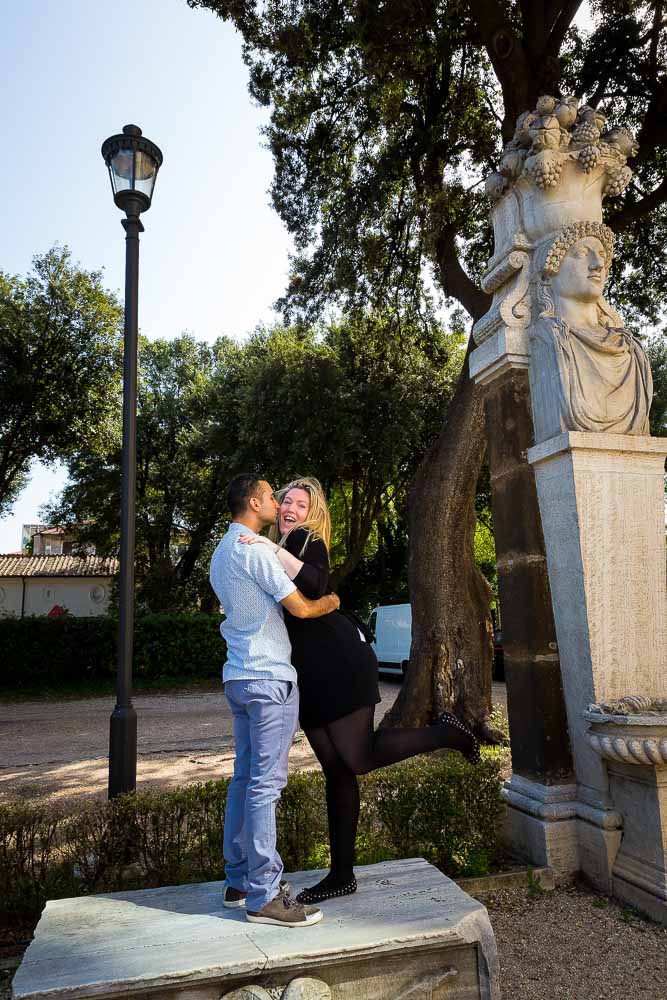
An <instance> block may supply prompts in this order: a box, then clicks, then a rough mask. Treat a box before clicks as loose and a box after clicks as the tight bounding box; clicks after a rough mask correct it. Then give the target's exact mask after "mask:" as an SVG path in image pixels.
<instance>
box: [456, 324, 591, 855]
mask: <svg viewBox="0 0 667 1000" xmlns="http://www.w3.org/2000/svg"><path fill="white" fill-rule="evenodd" d="M498 317H499V319H498V321H500V319H501V317H500V313H498ZM476 330H477V328H476ZM527 350H528V345H527V340H526V338H525V334H523V333H521V331H517V330H510V329H509V328H507V327H506V326H505V325H503V326H502V327H501V329H500V330H499V331H498V332H496V333H495V334H493V335H492V336H491V337H490V338H489V339H488V340H486V341H483V342H482V343H481V344H480V346H479V347H478V348H477V349H476V350H475V351H474V352H473V354H472V356H471V361H470V370H471V375H472V376H473V377H474V378H476V379H477V381H479V382H481V383H482V384H484V385H485V386H486V397H485V414H486V431H487V440H488V456H489V467H490V472H491V489H492V506H493V525H494V537H495V543H496V565H497V569H498V590H499V596H500V609H501V614H502V631H503V650H504V659H505V679H506V682H507V706H508V716H509V726H510V737H511V748H512V772H513V773H512V777H511V779H510V780H509V781H508V782H507V783H506V785H505V788H504V789H503V798H504V800H505V803H506V806H507V811H506V816H505V824H504V838H503V839H504V842H505V845H506V847H507V849H508V851H509V852H510V853H511V854H513V855H514V856H515V857H517V858H520V859H521V860H524V861H526V862H527V863H529V864H531V865H533V866H535V867H549V868H552V869H554V870H555V871H556V872H559V873H571V872H573V871H576V870H577V868H578V852H577V839H576V831H575V803H574V801H573V800H574V799H576V786H575V784H574V773H573V765H572V756H571V753H570V746H569V740H568V731H567V719H566V715H565V702H564V699H563V688H562V683H561V675H560V661H559V656H558V647H557V642H556V629H555V625H554V619H553V611H552V607H551V593H550V590H549V578H548V573H547V560H546V552H545V547H544V537H543V534H542V524H541V520H540V511H539V507H538V502H537V493H536V489H535V476H534V474H533V470H532V469H531V467H530V465H529V464H528V461H527V459H526V452H527V450H528V448H529V447H530V445H531V443H532V441H533V421H532V414H531V407H530V392H529V385H528V367H527V366H528V354H527Z"/></svg>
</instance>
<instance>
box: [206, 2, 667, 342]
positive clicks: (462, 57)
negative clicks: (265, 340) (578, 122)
mask: <svg viewBox="0 0 667 1000" xmlns="http://www.w3.org/2000/svg"><path fill="white" fill-rule="evenodd" d="M188 3H189V5H190V6H191V7H193V8H207V9H210V10H212V11H214V12H215V13H216V14H217V15H218V16H219V17H221V18H222V19H224V20H226V21H231V22H232V23H233V24H234V26H235V27H236V28H237V29H238V30H239V31H240V32H241V34H242V36H243V39H244V43H245V45H244V56H245V60H246V63H247V65H248V68H249V72H250V84H249V89H250V94H251V96H252V97H253V98H254V99H255V100H256V101H257V102H258V103H259V104H260V105H262V106H263V107H266V108H268V109H270V123H269V125H268V126H267V127H266V129H265V134H266V139H267V141H268V144H269V146H270V148H271V151H272V153H273V158H274V168H275V175H274V182H273V188H272V195H273V202H274V206H275V208H276V211H277V212H278V213H279V215H280V216H281V218H282V219H283V221H284V222H285V224H286V225H287V227H288V229H289V230H290V232H291V233H292V235H293V236H294V240H295V244H296V247H297V253H296V256H295V258H294V259H293V261H292V276H291V281H290V286H289V289H288V292H287V294H286V296H285V298H284V300H283V305H284V307H285V308H286V309H287V310H291V311H292V312H299V313H302V314H304V315H308V316H313V315H321V314H322V313H323V311H325V310H326V309H327V308H328V307H329V306H331V305H332V304H333V305H335V306H340V305H341V304H348V305H349V304H352V305H354V306H358V305H360V304H366V303H368V302H374V303H379V302H382V303H387V302H390V303H392V304H393V305H395V304H396V303H400V305H401V308H402V309H405V308H406V307H408V306H409V307H410V308H412V309H414V310H415V312H416V313H417V314H418V315H421V316H424V315H425V314H427V313H428V310H429V308H431V307H432V306H433V298H434V296H433V281H432V279H435V282H436V284H437V288H438V291H439V292H441V293H442V294H444V296H445V297H447V298H450V297H455V298H456V299H458V301H459V302H460V303H461V304H462V305H463V306H464V308H466V309H467V310H468V312H470V313H471V314H473V315H475V316H479V315H480V313H481V312H482V311H484V309H485V308H486V307H487V305H488V299H487V298H486V297H485V296H484V295H483V294H482V293H481V291H480V290H479V287H478V285H479V280H480V277H481V273H482V270H483V268H484V266H485V265H486V262H487V261H488V259H489V257H490V256H491V239H490V228H489V225H488V203H487V201H486V199H485V197H484V196H483V194H482V191H481V183H480V182H481V180H482V178H483V177H484V175H485V174H486V173H487V172H488V171H489V170H490V169H491V168H492V167H497V164H498V160H499V153H500V150H501V146H502V140H501V128H502V133H503V135H504V138H505V140H507V139H510V138H511V135H512V131H513V128H514V121H515V119H516V117H517V115H518V114H519V113H520V112H522V111H527V110H530V109H532V108H533V107H534V106H535V104H534V102H535V100H536V98H537V97H538V96H539V95H540V94H544V93H576V94H577V95H580V96H581V95H585V97H586V100H587V102H588V103H590V104H592V105H593V106H595V107H598V106H599V107H601V109H602V110H604V111H605V112H606V113H607V114H608V116H609V120H610V123H611V124H627V125H629V126H630V127H632V128H634V129H635V131H636V132H637V133H638V135H639V140H640V143H641V149H640V153H639V156H638V158H637V159H636V161H635V162H634V164H633V168H634V170H635V179H634V181H633V183H632V184H631V185H630V186H629V188H628V189H627V191H626V192H625V194H624V195H623V197H622V198H621V199H609V200H608V202H607V203H605V204H606V212H607V217H608V220H609V223H610V225H611V226H612V228H614V230H615V231H616V232H617V233H618V234H619V236H620V242H621V244H622V248H621V250H620V253H619V258H618V261H617V265H616V267H615V269H614V274H613V280H612V297H613V299H614V301H615V303H616V304H618V305H619V306H621V307H622V308H623V310H624V311H625V312H626V314H627V315H628V319H630V320H633V321H634V322H635V325H636V326H639V325H640V324H641V322H644V323H645V322H647V321H648V322H649V323H656V322H658V320H659V318H660V315H661V309H662V302H663V296H662V289H663V288H664V286H665V281H666V280H667V249H666V248H667V238H666V227H667V207H666V204H665V203H666V202H667V185H666V184H665V182H664V176H665V165H666V157H667V128H666V127H665V115H664V91H665V60H666V56H667V41H666V39H667V21H666V20H665V18H664V9H663V4H662V3H661V2H658V0H653V2H646V3H638V2H636V0H620V2H619V3H616V4H609V3H604V2H602V0H592V3H591V4H590V6H591V8H592V12H593V17H594V23H593V27H592V30H581V29H578V28H576V27H572V24H573V20H574V17H575V14H576V11H577V7H578V4H577V3H574V4H573V3H568V2H565V0H556V2H554V0H532V2H531V3H525V2H519V0H509V2H507V3H481V2H469V3H461V2H460V0H431V2H425V3H413V2H405V0H388V2H387V3H383V4H382V5H378V4H368V3H358V2H356V0H336V2H332V0H294V2H292V3H290V4H285V3H274V4H263V3H258V2H257V3H243V4H239V3H237V2H236V0H188ZM461 263H464V264H465V265H466V266H467V274H466V273H463V271H462V270H461V267H460V265H461Z"/></svg>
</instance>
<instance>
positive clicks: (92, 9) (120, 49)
mask: <svg viewBox="0 0 667 1000" xmlns="http://www.w3.org/2000/svg"><path fill="white" fill-rule="evenodd" d="M2 21H3V24H2V33H1V35H0V78H1V79H2V84H3V92H4V93H5V95H6V97H5V100H4V101H3V116H4V122H3V125H4V135H5V137H6V139H5V141H6V145H5V155H4V156H3V157H2V160H1V161H0V184H1V185H2V191H3V195H4V206H3V209H4V211H3V225H2V227H0V268H1V269H2V270H4V271H6V272H9V273H12V274H26V273H27V272H28V271H29V269H30V262H31V259H32V257H33V255H34V254H36V253H42V252H44V251H46V250H48V249H49V248H50V247H51V246H52V245H53V244H54V243H60V244H67V245H68V246H69V247H70V249H71V251H72V254H73V256H74V258H75V260H77V261H79V262H80V263H81V265H82V266H83V267H85V268H87V269H97V268H103V269H104V274H105V283H106V285H107V287H109V288H111V289H113V290H116V291H119V290H122V288H123V285H124V259H125V258H124V243H123V240H124V233H123V230H122V227H121V225H120V220H121V217H122V215H121V213H120V212H119V211H118V209H117V208H116V207H115V206H114V204H113V201H112V197H111V189H110V185H109V179H108V174H107V171H106V168H105V166H104V162H103V160H102V157H101V155H100V146H101V144H102V142H103V140H104V139H105V138H106V137H107V136H109V135H111V134H113V133H115V132H118V131H120V130H121V129H122V126H123V125H126V124H128V123H133V124H137V125H139V126H140V127H141V128H142V129H143V131H144V133H145V135H147V136H148V137H149V138H150V139H153V141H155V142H156V143H157V144H158V145H159V146H160V148H161V149H162V152H163V153H164V163H163V166H162V169H161V171H160V174H159V176H158V180H157V186H156V191H155V195H154V200H153V205H152V206H151V209H150V211H149V212H148V213H147V214H146V215H145V216H144V224H145V226H146V232H145V233H144V234H143V236H142V240H141V262H140V277H141V284H140V298H139V323H140V327H141V330H142V332H143V333H144V334H146V335H147V336H149V337H174V336H176V335H178V334H179V333H181V332H182V331H184V330H189V331H190V332H192V333H193V334H194V335H195V336H196V337H198V338H201V339H206V340H213V339H214V338H215V337H217V336H219V335H220V334H222V333H224V334H227V335H229V336H233V337H243V336H245V335H246V334H247V333H249V332H251V331H252V330H253V329H254V328H255V326H256V325H257V324H258V323H259V322H262V321H267V320H269V321H270V320H271V319H272V318H273V317H274V314H273V312H272V309H271V306H272V303H273V302H274V301H275V299H276V298H277V297H278V296H279V295H280V294H281V293H282V291H283V290H284V287H285V282H286V277H287V268H288V252H289V249H290V247H291V242H290V239H289V236H288V234H287V233H286V231H285V230H284V228H283V226H282V223H281V222H280V220H279V219H278V216H277V215H276V214H275V212H274V211H273V209H272V208H271V206H270V201H269V196H268V193H267V192H268V188H269V185H270V183H271V176H272V162H271V156H270V154H269V152H268V151H267V150H265V149H263V148H262V145H261V143H262V140H261V137H260V134H259V129H260V127H261V125H262V123H263V122H264V121H265V120H266V119H265V113H264V112H263V111H262V110H261V109H258V108H256V107H255V106H254V105H253V104H252V102H251V100H250V97H249V95H248V92H247V70H246V68H245V66H244V65H243V61H242V58H241V39H240V36H239V35H237V33H236V32H235V31H234V30H233V29H232V28H231V27H230V26H229V25H227V24H225V23H223V22H222V21H221V20H219V19H218V18H216V17H215V16H214V15H213V14H211V13H210V12H209V11H192V10H190V9H189V8H188V6H187V4H186V2H185V0H115V2H114V3H113V4H107V3H102V2H101V0H21V2H20V3H13V4H5V5H3V14H2ZM63 482H64V476H63V473H62V471H61V470H59V471H56V472H55V473H53V472H49V471H48V470H45V469H42V468H41V467H37V468H36V469H35V470H34V472H33V477H32V481H31V484H30V486H29V487H28V488H27V489H26V491H24V493H23V494H22V496H21V497H20V498H19V499H18V501H17V503H16V504H15V507H14V511H13V514H12V515H11V516H9V517H6V518H4V519H2V520H0V552H8V551H13V550H16V549H17V548H18V547H19V544H20V526H21V524H22V523H23V522H31V521H35V520H37V511H38V508H39V506H40V505H41V504H42V503H43V502H44V501H45V500H47V499H48V496H49V493H50V492H51V491H52V490H53V489H57V488H59V487H60V486H61V485H62V484H63Z"/></svg>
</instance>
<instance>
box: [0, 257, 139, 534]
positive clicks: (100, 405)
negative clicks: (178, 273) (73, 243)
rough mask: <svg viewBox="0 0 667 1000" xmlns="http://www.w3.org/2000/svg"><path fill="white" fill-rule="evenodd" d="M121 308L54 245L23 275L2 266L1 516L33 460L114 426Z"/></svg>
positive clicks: (66, 452) (86, 443) (99, 437)
mask: <svg viewBox="0 0 667 1000" xmlns="http://www.w3.org/2000/svg"><path fill="white" fill-rule="evenodd" d="M121 320H122V309H121V306H120V304H119V302H118V300H117V299H116V297H115V296H114V295H112V294H110V293H109V292H107V291H105V290H104V289H103V287H102V278H101V274H100V273H99V272H96V271H92V272H87V271H83V270H81V269H80V268H79V267H77V266H76V265H74V264H72V262H71V258H70V253H69V250H67V249H66V248H64V249H62V248H58V247H54V248H53V249H52V250H50V251H49V252H48V253H46V254H43V255H41V256H37V257H35V258H34V259H33V273H32V274H31V275H30V276H29V277H27V278H18V277H12V276H10V275H8V274H5V273H4V272H2V271H0V515H1V514H3V513H6V511H7V510H8V509H9V507H10V506H11V504H12V502H13V501H14V499H15V498H16V496H17V495H18V493H19V492H20V490H21V488H22V487H23V485H24V484H25V482H26V481H27V478H28V471H29V467H30V463H31V461H32V460H33V459H40V460H42V461H46V462H51V461H55V460H57V459H66V458H68V457H70V456H71V455H72V454H74V453H75V452H76V451H78V450H79V449H81V448H87V447H91V446H92V445H93V443H96V444H97V445H99V444H100V443H101V442H103V441H106V440H108V438H109V437H110V436H113V433H114V420H115V415H116V413H117V412H120V357H121V355H120V336H121Z"/></svg>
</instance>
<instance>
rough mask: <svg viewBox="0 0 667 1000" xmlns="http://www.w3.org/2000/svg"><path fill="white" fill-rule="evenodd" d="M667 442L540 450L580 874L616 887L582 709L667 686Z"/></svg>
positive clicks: (613, 438)
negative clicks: (574, 790)
mask: <svg viewBox="0 0 667 1000" xmlns="http://www.w3.org/2000/svg"><path fill="white" fill-rule="evenodd" d="M666 454H667V441H664V440H662V439H658V438H649V437H638V436H637V437H633V436H627V435H616V434H602V433H599V434H584V433H575V432H570V433H565V434H561V435H559V436H558V437H556V438H552V439H550V440H549V441H544V442H542V443H541V444H539V445H536V446H535V447H533V448H531V449H530V451H529V452H528V460H529V461H530V463H531V464H532V465H533V467H534V469H535V477H536V483H537V493H538V497H539V502H540V511H541V515H542V526H543V530H544V537H545V542H546V548H547V557H548V566H549V581H550V584H551V594H552V599H553V607H554V617H555V621H556V631H557V635H558V646H559V651H560V657H561V665H562V674H563V687H564V691H565V701H566V706H567V715H568V723H569V729H570V736H571V740H572V749H573V755H574V762H575V770H576V777H577V803H578V804H577V809H576V812H577V839H578V848H579V863H580V867H581V869H582V870H583V871H584V872H585V873H586V874H587V875H588V876H589V878H591V880H592V881H593V882H594V883H595V884H596V885H598V886H599V887H600V888H602V889H604V890H605V891H612V879H613V875H612V872H613V866H614V862H615V860H616V853H617V851H618V847H619V844H620V840H621V816H620V814H619V810H618V809H617V808H616V806H615V804H614V800H613V797H612V794H611V790H610V783H609V779H608V775H607V767H606V765H605V763H604V762H603V760H602V759H601V757H600V755H599V754H598V753H597V752H596V751H595V750H594V749H593V747H592V746H591V744H590V742H589V740H588V738H587V722H586V720H585V719H584V715H583V713H584V711H585V710H586V709H587V707H588V705H589V704H591V703H593V702H599V701H604V700H609V699H614V698H620V697H622V696H624V695H627V694H628V693H635V692H637V693H641V694H642V695H645V696H648V697H649V698H651V697H654V698H655V697H660V695H661V694H662V693H663V692H664V689H665V673H664V671H665V662H666V656H665V654H666V652H667V642H666V640H667V628H666V626H667V602H666V599H665V598H666V595H665V541H664V499H663V491H664V485H663V468H664V459H665V455H666Z"/></svg>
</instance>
